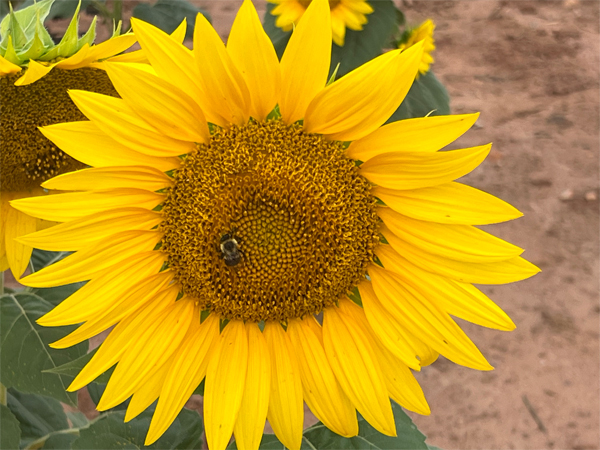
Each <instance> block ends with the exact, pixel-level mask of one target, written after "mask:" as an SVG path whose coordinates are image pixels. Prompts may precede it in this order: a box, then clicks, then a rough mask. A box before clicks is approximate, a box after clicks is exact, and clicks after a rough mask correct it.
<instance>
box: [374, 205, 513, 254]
mask: <svg viewBox="0 0 600 450" xmlns="http://www.w3.org/2000/svg"><path fill="white" fill-rule="evenodd" d="M377 215H378V216H379V217H380V218H381V220H383V223H384V224H385V225H386V226H387V227H388V228H389V229H390V231H391V232H392V233H394V234H395V235H396V236H397V237H398V238H400V239H402V240H403V241H404V242H406V243H407V244H409V245H412V246H415V247H417V248H419V249H420V250H423V251H425V252H428V253H432V254H434V255H438V256H442V257H444V258H449V259H454V260H457V261H465V262H479V263H489V262H495V261H504V260H507V259H510V258H513V257H515V256H519V255H520V254H521V253H523V249H522V248H519V247H517V246H516V245H512V244H510V243H509V242H506V241H503V240H502V239H499V238H497V237H495V236H493V235H491V234H489V233H486V232H485V231H482V230H480V229H478V228H475V227H473V226H471V225H448V224H439V223H434V222H424V221H422V220H416V219H411V218H410V217H406V216H403V215H402V214H398V213H397V212H395V211H393V210H392V209H391V208H387V207H383V208H381V207H380V208H377Z"/></svg>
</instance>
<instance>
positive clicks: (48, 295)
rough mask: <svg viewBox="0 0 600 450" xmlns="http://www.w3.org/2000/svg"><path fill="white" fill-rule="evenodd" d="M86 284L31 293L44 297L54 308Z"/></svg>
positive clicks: (68, 285) (39, 289)
mask: <svg viewBox="0 0 600 450" xmlns="http://www.w3.org/2000/svg"><path fill="white" fill-rule="evenodd" d="M85 283H86V282H81V283H72V284H66V285H64V286H57V287H53V288H35V289H32V290H31V293H32V294H35V295H38V296H40V297H42V298H43V299H44V300H46V301H47V302H48V303H51V304H52V306H56V305H58V304H59V303H60V302H62V301H63V300H64V299H66V298H67V297H69V296H70V295H71V294H73V293H74V292H75V291H77V290H78V289H79V288H81V287H82V286H83V285H84V284H85Z"/></svg>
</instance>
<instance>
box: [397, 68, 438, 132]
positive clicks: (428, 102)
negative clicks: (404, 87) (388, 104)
mask: <svg viewBox="0 0 600 450" xmlns="http://www.w3.org/2000/svg"><path fill="white" fill-rule="evenodd" d="M432 111H433V112H432ZM430 113H431V114H430ZM428 114H429V115H431V116H439V115H445V114H450V96H449V95H448V92H447V91H446V88H445V87H444V85H443V84H442V83H440V81H439V80H438V79H437V77H436V76H435V75H434V74H433V72H432V71H431V70H430V71H429V72H427V73H425V74H424V75H421V76H420V77H419V78H418V79H417V80H415V82H414V83H413V85H412V86H411V88H410V91H408V94H407V95H406V98H405V99H404V101H403V102H402V104H401V105H400V107H399V108H398V109H397V110H396V112H394V114H393V115H392V117H390V119H389V120H388V123H389V122H395V121H397V120H402V119H410V118H413V117H425V116H427V115H428Z"/></svg>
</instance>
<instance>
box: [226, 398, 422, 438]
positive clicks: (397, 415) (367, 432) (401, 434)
mask: <svg viewBox="0 0 600 450" xmlns="http://www.w3.org/2000/svg"><path fill="white" fill-rule="evenodd" d="M392 408H393V410H394V420H395V422H396V432H397V434H398V435H397V436H396V437H391V436H385V435H383V434H381V433H380V432H379V431H377V430H376V429H375V428H373V427H372V426H371V425H370V424H369V423H368V422H367V421H366V420H365V419H363V418H362V417H361V416H360V415H359V417H358V430H359V431H358V436H355V437H352V438H345V437H342V436H340V435H338V434H336V433H334V432H333V431H331V430H330V429H329V428H327V427H326V426H325V425H323V424H322V423H321V422H319V423H317V424H316V425H313V426H312V427H310V428H308V429H306V430H305V431H304V435H303V436H302V446H301V447H300V448H301V449H302V450H315V449H319V450H321V449H336V450H345V449H348V450H378V449H381V450H383V449H394V450H421V449H422V450H427V444H425V436H424V435H423V434H422V433H421V432H420V431H419V430H418V429H417V427H416V426H415V425H414V424H413V423H412V420H410V417H408V416H407V415H406V413H405V412H404V411H403V410H402V408H401V407H400V406H398V405H396V404H395V403H394V402H392ZM235 448H237V447H236V446H235V443H231V444H230V445H229V446H228V447H227V449H235ZM259 449H261V450H284V449H285V447H284V446H283V444H282V443H281V442H279V440H278V439H277V437H276V436H275V435H272V434H264V435H263V439H262V441H261V443H260V447H259Z"/></svg>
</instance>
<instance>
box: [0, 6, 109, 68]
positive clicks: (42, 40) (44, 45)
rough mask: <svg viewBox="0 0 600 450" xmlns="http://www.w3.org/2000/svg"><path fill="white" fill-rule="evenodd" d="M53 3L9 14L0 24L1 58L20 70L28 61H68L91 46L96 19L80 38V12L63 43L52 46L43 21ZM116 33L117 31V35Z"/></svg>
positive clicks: (72, 22) (77, 11)
mask: <svg viewBox="0 0 600 450" xmlns="http://www.w3.org/2000/svg"><path fill="white" fill-rule="evenodd" d="M54 1H55V0H42V1H40V2H37V3H34V4H33V5H31V6H28V7H26V8H23V9H21V10H19V11H13V9H12V6H11V7H10V12H9V13H8V14H7V15H6V16H5V17H4V18H3V19H2V22H0V36H1V40H0V56H3V57H4V58H5V59H6V60H8V61H10V62H11V63H13V64H16V65H19V66H23V65H25V64H27V63H28V62H29V60H32V59H33V60H36V61H52V60H56V59H62V58H68V57H69V56H72V55H74V54H75V53H77V52H78V51H79V50H80V49H81V48H82V47H83V46H84V45H85V44H88V45H90V46H91V45H92V44H93V42H94V39H95V37H96V18H95V17H94V20H93V21H92V24H91V25H90V28H89V29H88V31H87V32H86V33H85V34H84V35H83V36H82V37H81V38H79V8H80V6H81V2H80V3H79V5H77V9H76V10H75V14H74V15H73V18H72V19H71V23H69V26H68V27H67V30H66V32H65V34H64V36H63V38H62V40H61V41H60V42H59V43H58V44H55V43H54V41H53V40H52V37H51V36H50V34H49V33H48V30H46V28H45V27H44V20H46V17H47V16H48V13H49V12H50V8H51V7H52V4H53V3H54ZM118 31H119V30H116V32H115V33H116V34H118Z"/></svg>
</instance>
